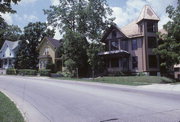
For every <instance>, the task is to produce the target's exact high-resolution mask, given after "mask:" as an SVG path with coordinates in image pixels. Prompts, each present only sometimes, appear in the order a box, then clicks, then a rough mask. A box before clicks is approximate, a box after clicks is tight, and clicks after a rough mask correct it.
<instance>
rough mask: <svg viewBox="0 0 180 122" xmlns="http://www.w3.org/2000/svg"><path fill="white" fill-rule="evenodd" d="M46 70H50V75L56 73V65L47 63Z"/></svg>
mask: <svg viewBox="0 0 180 122" xmlns="http://www.w3.org/2000/svg"><path fill="white" fill-rule="evenodd" d="M46 69H50V71H51V73H55V72H56V65H55V64H53V63H48V64H47V66H46Z"/></svg>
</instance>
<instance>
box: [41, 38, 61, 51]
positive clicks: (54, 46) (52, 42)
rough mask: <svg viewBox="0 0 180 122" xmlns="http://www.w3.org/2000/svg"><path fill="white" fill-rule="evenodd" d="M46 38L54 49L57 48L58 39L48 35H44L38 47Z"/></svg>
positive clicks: (58, 44)
mask: <svg viewBox="0 0 180 122" xmlns="http://www.w3.org/2000/svg"><path fill="white" fill-rule="evenodd" d="M45 40H47V41H48V42H49V43H50V44H51V46H53V48H54V49H57V48H58V47H59V46H60V41H59V40H57V39H53V38H50V37H44V38H43V39H42V41H41V43H40V44H39V46H38V49H39V48H40V47H41V45H42V44H43V42H44V41H45Z"/></svg>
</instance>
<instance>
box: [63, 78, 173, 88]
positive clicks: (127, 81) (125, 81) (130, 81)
mask: <svg viewBox="0 0 180 122" xmlns="http://www.w3.org/2000/svg"><path fill="white" fill-rule="evenodd" d="M60 79H61V80H76V81H77V80H79V81H91V82H100V83H111V84H121V85H132V86H137V85H150V84H154V83H156V84H157V83H173V82H174V80H172V79H169V78H166V77H157V76H114V77H108V76H107V77H98V78H95V79H94V80H92V79H89V80H88V79H77V78H60Z"/></svg>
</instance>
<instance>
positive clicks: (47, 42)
mask: <svg viewBox="0 0 180 122" xmlns="http://www.w3.org/2000/svg"><path fill="white" fill-rule="evenodd" d="M45 48H51V50H53V51H54V52H55V48H54V47H53V46H52V44H51V43H50V42H49V41H48V40H47V39H43V41H42V43H41V45H40V47H39V51H40V52H41V54H42V52H43V51H44V50H45Z"/></svg>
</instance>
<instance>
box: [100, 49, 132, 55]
mask: <svg viewBox="0 0 180 122" xmlns="http://www.w3.org/2000/svg"><path fill="white" fill-rule="evenodd" d="M98 55H99V56H109V55H130V53H129V52H127V51H125V50H113V51H105V52H100V53H98Z"/></svg>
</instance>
